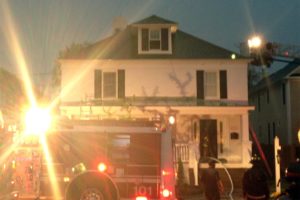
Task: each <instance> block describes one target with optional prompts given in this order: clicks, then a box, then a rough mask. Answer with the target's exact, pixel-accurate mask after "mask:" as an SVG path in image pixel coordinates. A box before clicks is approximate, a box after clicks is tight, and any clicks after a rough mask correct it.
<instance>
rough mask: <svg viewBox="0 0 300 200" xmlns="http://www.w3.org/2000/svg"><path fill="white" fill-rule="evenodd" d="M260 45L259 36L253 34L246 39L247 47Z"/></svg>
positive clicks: (251, 47)
mask: <svg viewBox="0 0 300 200" xmlns="http://www.w3.org/2000/svg"><path fill="white" fill-rule="evenodd" d="M261 45H262V39H261V37H259V36H253V37H251V38H250V39H249V40H248V47H249V49H253V48H260V47H261Z"/></svg>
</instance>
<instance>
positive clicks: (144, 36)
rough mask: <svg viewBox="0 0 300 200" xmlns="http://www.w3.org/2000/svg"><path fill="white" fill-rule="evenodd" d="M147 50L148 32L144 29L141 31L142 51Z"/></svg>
mask: <svg viewBox="0 0 300 200" xmlns="http://www.w3.org/2000/svg"><path fill="white" fill-rule="evenodd" d="M148 50H149V30H148V29H146V28H143V29H142V51H148Z"/></svg>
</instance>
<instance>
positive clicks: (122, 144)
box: [110, 135, 130, 162]
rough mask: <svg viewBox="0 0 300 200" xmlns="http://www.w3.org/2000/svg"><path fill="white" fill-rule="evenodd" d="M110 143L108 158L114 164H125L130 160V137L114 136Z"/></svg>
mask: <svg viewBox="0 0 300 200" xmlns="http://www.w3.org/2000/svg"><path fill="white" fill-rule="evenodd" d="M110 142H111V143H110V158H111V159H112V160H113V161H115V162H127V161H128V160H129V158H130V152H129V150H130V149H129V148H130V135H114V136H112V138H111V140H110Z"/></svg>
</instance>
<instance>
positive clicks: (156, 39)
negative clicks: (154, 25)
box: [149, 29, 161, 50]
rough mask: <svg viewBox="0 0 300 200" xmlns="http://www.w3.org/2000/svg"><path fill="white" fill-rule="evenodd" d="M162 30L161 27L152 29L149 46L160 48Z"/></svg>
mask: <svg viewBox="0 0 300 200" xmlns="http://www.w3.org/2000/svg"><path fill="white" fill-rule="evenodd" d="M160 41H161V38H160V30H159V29H150V37H149V46H150V50H151V49H160V48H161V47H160V43H161V42H160Z"/></svg>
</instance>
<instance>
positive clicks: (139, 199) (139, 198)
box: [135, 196, 148, 200]
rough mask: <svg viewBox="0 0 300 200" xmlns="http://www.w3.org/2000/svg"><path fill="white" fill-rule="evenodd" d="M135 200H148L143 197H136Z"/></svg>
mask: <svg viewBox="0 0 300 200" xmlns="http://www.w3.org/2000/svg"><path fill="white" fill-rule="evenodd" d="M135 200H148V198H147V197H144V196H137V197H136V198H135Z"/></svg>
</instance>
